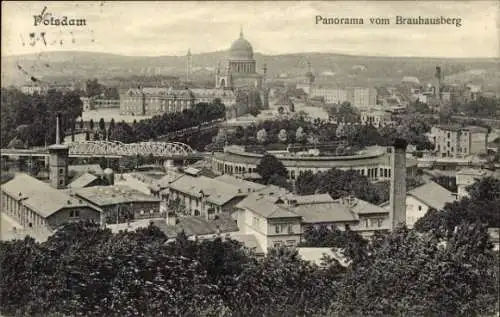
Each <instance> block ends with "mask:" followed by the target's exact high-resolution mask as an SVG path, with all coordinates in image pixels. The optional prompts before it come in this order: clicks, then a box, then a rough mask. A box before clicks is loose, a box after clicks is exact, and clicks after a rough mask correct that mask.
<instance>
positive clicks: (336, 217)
mask: <svg viewBox="0 0 500 317" xmlns="http://www.w3.org/2000/svg"><path fill="white" fill-rule="evenodd" d="M327 195H328V194H327ZM328 196H329V195H328ZM330 199H331V201H323V202H321V201H316V202H315V201H310V202H308V203H303V204H299V205H297V206H294V207H292V208H291V209H292V210H293V212H294V213H296V214H297V215H300V216H302V221H303V222H305V223H331V222H351V221H356V220H358V218H357V217H356V214H354V213H352V212H351V211H350V210H349V208H348V207H347V206H345V205H343V204H341V203H340V202H338V201H334V200H333V199H332V198H331V197H330Z"/></svg>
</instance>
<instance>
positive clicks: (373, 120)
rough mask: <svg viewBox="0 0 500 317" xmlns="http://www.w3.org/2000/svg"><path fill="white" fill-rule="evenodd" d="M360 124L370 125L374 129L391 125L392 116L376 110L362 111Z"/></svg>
mask: <svg viewBox="0 0 500 317" xmlns="http://www.w3.org/2000/svg"><path fill="white" fill-rule="evenodd" d="M361 124H363V125H372V126H374V127H375V128H380V127H384V126H387V125H390V124H392V114H391V113H390V112H387V111H383V110H378V109H369V110H362V111H361Z"/></svg>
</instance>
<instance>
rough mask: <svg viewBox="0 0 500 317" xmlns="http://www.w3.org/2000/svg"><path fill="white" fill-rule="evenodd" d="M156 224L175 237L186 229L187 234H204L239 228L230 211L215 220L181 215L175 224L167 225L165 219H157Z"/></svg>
mask: <svg viewBox="0 0 500 317" xmlns="http://www.w3.org/2000/svg"><path fill="white" fill-rule="evenodd" d="M154 224H155V225H156V226H158V227H159V228H160V229H162V230H163V231H164V232H165V233H166V235H167V236H168V237H175V236H176V235H177V234H178V233H180V232H181V231H184V233H185V234H186V235H187V236H195V235H196V236H204V235H209V234H217V233H227V232H236V231H238V230H239V229H238V225H237V224H236V222H235V221H234V220H233V219H232V218H231V215H229V214H228V213H220V214H218V215H217V219H214V220H207V219H205V218H204V217H202V216H196V217H194V216H188V217H180V218H179V223H178V224H176V225H175V226H173V225H167V224H166V223H165V221H164V220H161V221H155V222H154Z"/></svg>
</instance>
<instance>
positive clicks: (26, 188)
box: [0, 174, 99, 235]
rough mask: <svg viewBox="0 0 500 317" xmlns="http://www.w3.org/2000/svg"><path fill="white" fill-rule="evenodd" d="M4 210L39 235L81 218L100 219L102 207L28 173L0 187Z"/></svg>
mask: <svg viewBox="0 0 500 317" xmlns="http://www.w3.org/2000/svg"><path fill="white" fill-rule="evenodd" d="M0 195H1V196H0V201H1V206H2V212H5V213H6V214H7V215H9V216H11V217H12V218H14V219H15V220H17V221H19V223H20V224H21V225H22V226H24V227H26V228H29V229H30V230H32V231H34V232H35V233H36V234H37V233H40V234H42V235H47V234H51V233H52V232H53V231H54V230H55V229H57V228H58V227H59V226H60V225H62V224H64V223H66V222H70V221H78V220H93V221H95V222H96V223H98V222H99V210H97V209H96V208H94V207H92V206H90V205H89V204H87V203H86V202H84V201H82V200H81V199H78V198H76V197H72V196H70V195H69V194H67V193H66V192H64V191H61V190H58V189H57V188H54V187H52V186H50V185H49V184H47V183H44V182H42V181H39V180H38V179H36V178H34V177H31V176H29V175H27V174H17V175H16V176H15V177H14V178H13V179H12V180H10V181H8V182H7V183H5V184H3V185H2V186H1V192H0Z"/></svg>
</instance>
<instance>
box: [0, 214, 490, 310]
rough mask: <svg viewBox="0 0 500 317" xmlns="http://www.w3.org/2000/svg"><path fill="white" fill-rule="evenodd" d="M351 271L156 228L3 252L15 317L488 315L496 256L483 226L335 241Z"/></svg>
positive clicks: (279, 251) (3, 289)
mask: <svg viewBox="0 0 500 317" xmlns="http://www.w3.org/2000/svg"><path fill="white" fill-rule="evenodd" d="M336 235H337V236H339V237H343V239H340V240H339V241H341V240H342V241H343V242H341V244H342V246H343V247H344V249H345V253H346V256H347V257H349V258H351V259H353V258H354V259H357V260H355V261H354V260H353V262H352V263H353V264H352V265H351V266H349V267H348V268H347V269H343V268H341V267H339V266H338V264H336V263H335V261H334V260H333V259H330V260H329V266H328V267H325V268H320V267H318V266H316V265H314V264H311V263H309V262H306V261H304V260H302V259H301V258H300V256H299V255H298V253H297V251H296V250H294V249H289V248H285V247H279V248H275V249H271V250H270V252H269V253H268V255H267V256H266V257H265V258H264V259H262V260H257V259H256V258H254V257H253V255H252V252H251V251H249V250H247V249H243V248H242V245H241V244H240V243H239V242H236V241H233V240H230V239H222V238H220V237H218V238H215V239H213V240H201V241H198V240H192V239H188V237H187V236H186V235H185V234H184V233H183V232H181V233H180V234H179V235H178V236H177V237H176V238H175V239H173V240H172V241H170V240H169V241H167V237H166V236H165V235H164V233H163V232H162V231H161V230H160V229H159V228H158V227H156V226H154V225H150V226H149V227H146V228H142V229H138V230H136V231H133V232H127V231H121V232H119V233H116V234H113V233H112V232H111V231H110V230H109V229H103V228H100V227H99V226H97V225H96V224H93V223H82V222H80V223H70V224H66V225H64V226H63V227H61V228H59V229H58V230H57V232H56V233H55V234H54V235H53V236H51V237H50V238H49V239H48V240H47V241H46V242H44V243H38V242H36V241H35V240H33V239H31V238H25V239H24V240H14V241H1V242H0V265H1V267H2V272H1V273H2V274H0V301H1V302H2V306H1V307H0V311H1V313H2V315H5V316H145V317H146V316H147V317H149V316H186V317H187V316H214V317H215V316H218V317H234V316H242V317H243V316H245V317H246V316H290V317H296V316H304V317H305V316H348V317H350V316H450V317H451V316H459V317H461V316H464V317H465V316H485V315H487V314H489V313H491V312H494V310H495V308H496V305H497V304H498V298H497V294H498V282H499V281H498V267H497V262H496V261H497V260H498V255H497V254H495V253H493V252H492V251H491V247H492V245H491V241H490V240H489V237H488V235H487V233H486V230H485V227H483V226H480V225H469V224H467V225H461V226H460V227H459V228H458V230H456V231H455V232H454V233H453V234H452V235H451V236H450V237H447V238H446V239H445V240H442V239H441V238H440V237H438V236H436V235H434V234H432V233H428V234H423V235H422V234H418V233H416V232H415V231H409V230H408V229H406V228H398V229H397V230H395V231H394V232H392V233H390V234H377V235H375V236H374V237H373V238H372V239H371V240H370V241H365V240H362V238H361V237H360V236H359V235H357V234H355V233H353V232H350V231H346V232H343V233H340V234H339V233H338V232H337V233H336Z"/></svg>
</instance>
